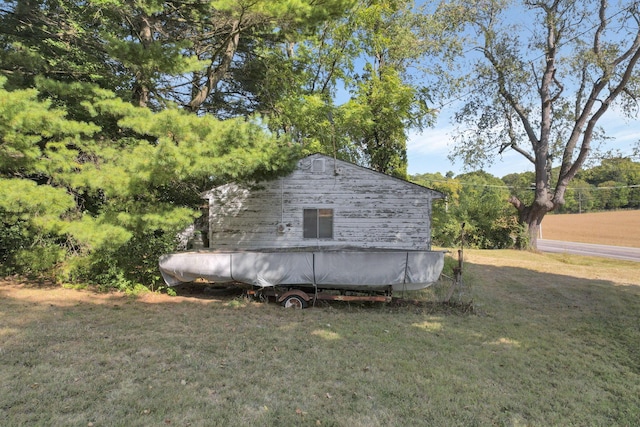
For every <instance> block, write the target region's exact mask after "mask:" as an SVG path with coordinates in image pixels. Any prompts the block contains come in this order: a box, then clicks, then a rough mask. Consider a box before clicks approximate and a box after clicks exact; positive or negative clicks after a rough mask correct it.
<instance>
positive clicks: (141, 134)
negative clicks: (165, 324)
mask: <svg viewBox="0 0 640 427" xmlns="http://www.w3.org/2000/svg"><path fill="white" fill-rule="evenodd" d="M37 95H38V94H37V92H36V91H35V90H18V91H11V92H8V91H6V90H2V89H0V98H1V99H2V100H3V102H1V103H0V141H1V144H0V196H1V197H0V210H1V211H2V213H3V215H2V218H3V221H2V229H1V230H2V239H4V240H5V241H10V240H11V241H17V242H19V243H20V245H19V246H18V247H16V250H11V249H5V250H4V252H3V253H2V254H1V256H2V257H3V258H4V259H5V260H7V261H8V262H7V264H8V267H9V268H13V269H15V270H17V271H20V270H21V271H28V270H29V268H27V267H29V266H30V268H31V270H49V269H50V268H51V267H53V266H54V265H55V266H56V268H57V272H58V274H60V275H62V276H64V277H67V278H75V279H85V280H88V279H93V280H96V279H97V280H101V281H103V282H107V283H125V284H128V283H144V284H150V283H152V282H153V281H154V280H155V279H157V278H158V277H157V268H156V266H155V263H156V261H157V257H158V255H160V254H161V253H163V252H166V251H167V249H168V248H169V247H170V246H171V245H173V244H174V242H173V239H174V236H175V235H176V233H177V232H178V231H179V230H181V229H183V228H184V227H186V226H187V225H188V224H190V223H191V222H192V221H193V219H194V218H195V217H197V216H198V215H199V211H198V207H199V205H200V204H201V203H202V200H200V197H199V194H200V192H201V191H204V190H206V189H208V188H210V187H211V186H213V185H216V184H222V183H225V182H228V181H230V180H236V181H243V180H248V181H251V180H256V179H266V178H269V177H273V176H277V174H279V173H286V172H288V171H290V170H291V167H292V165H293V163H294V162H293V160H294V159H295V158H296V150H295V149H294V148H293V147H291V146H290V145H289V144H287V143H286V142H285V141H283V140H280V139H276V138H274V137H273V136H271V135H270V134H268V133H266V132H265V131H264V128H263V126H262V125H261V124H260V123H254V122H248V121H244V120H239V119H237V120H227V121H219V120H217V119H215V118H213V117H211V116H204V117H198V116H195V115H192V114H189V113H186V112H183V111H180V110H177V109H168V110H164V111H162V112H152V111H151V110H149V109H146V108H140V107H134V106H133V105H132V104H130V103H129V102H125V101H123V100H121V99H119V98H117V97H115V96H114V95H113V94H111V93H109V92H104V91H100V90H97V91H95V92H93V96H92V97H89V98H88V99H86V100H85V102H84V103H83V105H85V107H86V108H87V110H88V112H87V114H89V115H90V116H93V117H95V118H96V119H97V120H96V121H97V122H105V123H108V122H109V121H108V120H107V119H106V118H111V120H112V121H113V122H114V123H115V125H116V126H117V127H118V129H119V132H118V134H120V135H121V136H120V137H113V130H112V129H108V131H107V132H104V131H103V129H102V128H100V127H99V126H96V125H95V124H91V123H87V122H79V121H74V120H69V119H67V118H65V111H64V110H62V109H60V108H52V106H51V102H49V101H44V102H41V101H39V100H38V99H37ZM28 242H32V244H31V245H28ZM41 243H44V244H41ZM40 247H42V248H44V249H38V248H40ZM45 250H46V251H47V254H43V253H42V251H45ZM45 255H46V256H45ZM37 260H46V262H44V261H42V262H40V261H39V262H40V264H37V263H36V261H37ZM36 264H37V268H32V267H33V266H36ZM34 272H35V271H34Z"/></svg>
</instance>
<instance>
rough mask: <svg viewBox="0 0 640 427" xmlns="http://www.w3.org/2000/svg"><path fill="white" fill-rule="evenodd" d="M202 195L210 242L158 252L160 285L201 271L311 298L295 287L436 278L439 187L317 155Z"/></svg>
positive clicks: (403, 284) (377, 285)
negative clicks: (268, 177)
mask: <svg viewBox="0 0 640 427" xmlns="http://www.w3.org/2000/svg"><path fill="white" fill-rule="evenodd" d="M205 198H208V199H209V221H208V225H209V230H208V241H209V245H208V246H209V247H208V248H206V249H195V248H194V250H192V251H187V252H178V253H173V254H167V255H163V256H162V257H160V260H159V267H160V271H161V273H162V276H163V277H164V279H165V282H166V283H167V284H168V285H169V286H174V285H177V284H179V283H181V282H190V281H193V280H197V279H203V280H206V281H210V282H215V283H227V282H239V283H244V284H250V285H253V286H257V287H259V288H261V289H265V288H269V289H274V288H279V289H284V290H285V291H286V293H284V294H282V295H281V298H282V301H284V303H285V304H289V303H290V302H291V301H297V304H298V305H301V306H304V305H305V304H306V302H308V301H309V300H310V298H311V297H310V295H309V294H308V293H305V292H302V291H301V289H306V290H309V289H313V293H314V295H315V296H314V298H316V297H317V296H318V291H319V290H322V289H324V290H351V291H356V292H363V291H377V292H385V293H387V294H390V292H391V291H393V290H414V289H422V288H425V287H427V286H430V285H431V284H433V283H435V281H437V280H438V277H439V276H440V273H441V272H442V268H443V266H444V253H443V252H438V251H431V207H432V203H433V201H434V200H436V199H441V198H444V195H443V194H442V193H440V192H438V191H435V190H431V189H429V188H426V187H422V186H420V185H417V184H413V183H411V182H408V181H405V180H402V179H398V178H393V177H390V176H388V175H385V174H382V173H379V172H375V171H373V170H371V169H367V168H364V167H361V166H357V165H354V164H352V163H349V162H345V161H342V160H336V159H333V158H331V157H328V156H325V155H322V154H313V155H310V156H308V157H305V158H304V159H302V160H300V161H299V162H298V164H297V167H296V168H295V170H294V171H293V172H292V173H291V174H289V175H288V176H285V177H282V178H279V179H277V180H274V181H268V182H262V183H259V184H257V185H254V186H251V187H246V186H245V187H243V186H239V185H236V184H227V185H223V186H220V187H217V188H214V189H212V190H211V191H209V192H207V193H206V194H205Z"/></svg>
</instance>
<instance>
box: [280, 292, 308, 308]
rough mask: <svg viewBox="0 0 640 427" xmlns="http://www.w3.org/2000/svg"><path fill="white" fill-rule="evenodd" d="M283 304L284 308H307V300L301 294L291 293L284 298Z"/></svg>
mask: <svg viewBox="0 0 640 427" xmlns="http://www.w3.org/2000/svg"><path fill="white" fill-rule="evenodd" d="M282 306H283V307H284V308H297V309H303V308H307V302H306V301H305V300H304V299H303V298H302V297H301V296H299V295H289V296H288V297H286V298H285V299H284V300H282Z"/></svg>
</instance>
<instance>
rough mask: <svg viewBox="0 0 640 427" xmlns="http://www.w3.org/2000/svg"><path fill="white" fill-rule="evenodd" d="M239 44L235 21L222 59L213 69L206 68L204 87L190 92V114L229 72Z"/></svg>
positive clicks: (237, 26)
mask: <svg viewBox="0 0 640 427" xmlns="http://www.w3.org/2000/svg"><path fill="white" fill-rule="evenodd" d="M239 42H240V21H239V20H236V21H234V22H233V24H232V27H231V29H230V32H229V36H228V38H227V41H226V44H225V46H224V51H223V52H222V57H221V58H220V62H219V64H218V66H217V67H214V65H213V64H211V65H210V66H209V68H207V72H206V75H207V81H206V83H205V84H204V86H202V87H199V88H196V89H195V90H192V98H191V101H189V103H188V104H187V105H186V108H187V109H188V110H190V111H192V112H196V111H198V108H200V106H201V105H202V104H204V102H205V101H206V100H207V98H208V97H209V95H210V94H211V92H213V91H214V90H215V88H216V87H217V86H218V83H220V81H221V80H222V79H223V77H224V75H225V74H226V73H227V71H229V68H230V67H231V62H232V61H233V57H234V56H235V54H236V50H237V49H238V43H239ZM215 59H216V58H215V57H214V58H212V61H215Z"/></svg>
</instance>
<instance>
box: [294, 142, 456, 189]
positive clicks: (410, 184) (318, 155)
mask: <svg viewBox="0 0 640 427" xmlns="http://www.w3.org/2000/svg"><path fill="white" fill-rule="evenodd" d="M312 158H324V159H328V160H335V162H336V164H342V165H345V166H349V167H356V168H360V169H363V170H365V171H367V172H369V173H371V174H375V175H376V176H377V177H378V178H379V179H382V180H390V181H392V182H396V183H398V182H399V183H401V184H403V185H406V186H408V187H411V188H415V189H418V190H419V191H424V192H426V193H430V194H431V197H432V198H434V199H445V198H446V197H447V196H446V195H445V194H444V193H441V192H440V191H438V190H434V189H433V188H429V187H425V186H424V185H420V184H417V183H415V182H411V181H408V180H406V179H402V178H398V177H395V176H391V175H387V174H385V173H382V172H378V171H376V170H373V169H371V168H368V167H365V166H360V165H357V164H355V163H351V162H348V161H346V160H340V159H337V158H336V159H334V158H333V157H330V156H327V155H326V154H322V153H314V154H310V155H308V156H306V157H303V158H302V159H300V160H299V161H298V163H300V162H302V161H304V160H305V159H312Z"/></svg>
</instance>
